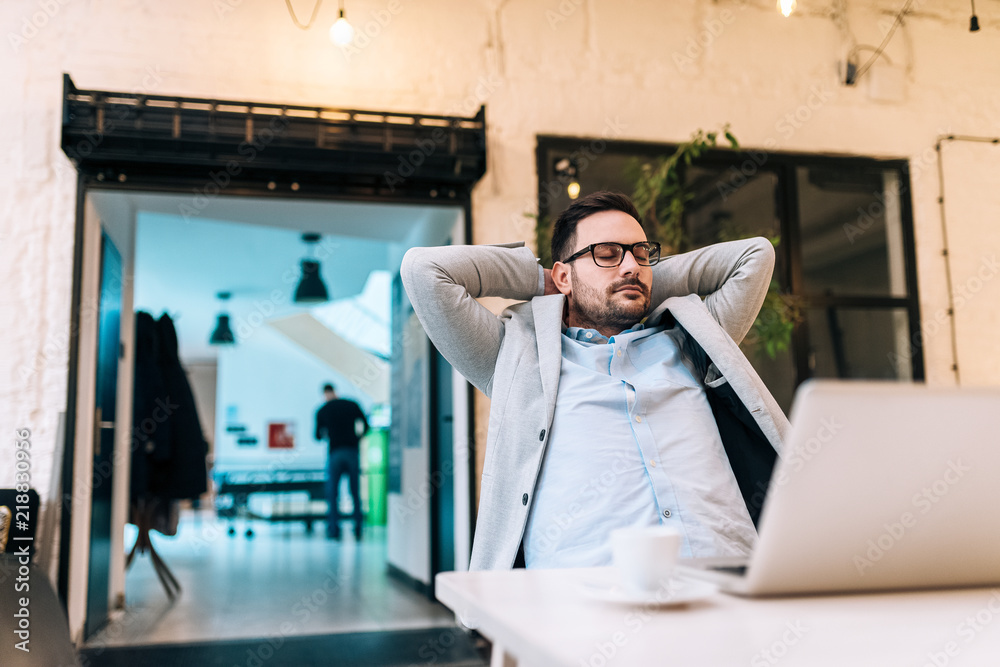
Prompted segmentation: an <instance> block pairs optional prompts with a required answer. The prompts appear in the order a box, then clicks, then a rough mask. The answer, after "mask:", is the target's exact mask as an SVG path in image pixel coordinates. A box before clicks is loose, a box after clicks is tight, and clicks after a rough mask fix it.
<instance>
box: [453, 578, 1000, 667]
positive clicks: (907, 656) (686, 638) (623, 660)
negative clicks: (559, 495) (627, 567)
mask: <svg viewBox="0 0 1000 667" xmlns="http://www.w3.org/2000/svg"><path fill="white" fill-rule="evenodd" d="M613 576H615V573H614V572H613V571H612V570H611V569H610V568H589V569H569V570H512V571H497V572H445V573H442V574H439V575H438V576H437V579H436V586H437V598H438V600H440V601H441V602H442V603H444V604H445V605H447V606H448V607H449V608H451V609H452V611H454V612H455V613H456V615H457V616H458V618H459V620H460V621H462V622H463V623H464V624H465V625H467V626H469V627H474V628H476V629H477V630H479V632H481V633H482V634H483V635H484V636H486V637H487V638H488V639H490V640H491V641H492V642H493V645H494V657H493V664H494V665H511V664H515V663H516V664H517V665H518V667H555V666H558V665H565V666H566V667H585V666H590V667H610V666H611V665H683V666H685V667H686V666H690V665H695V666H698V667H709V666H712V665H720V666H722V665H724V666H726V667H730V666H732V665H750V666H751V667H771V666H772V665H779V664H780V665H782V667H785V666H791V665H809V667H822V666H824V665H830V666H831V667H834V666H835V667H848V666H849V667H858V666H862V665H871V666H873V667H894V666H896V665H912V666H913V667H924V666H925V665H929V666H931V667H945V666H946V665H947V666H948V667H952V666H956V665H957V666H969V665H977V666H978V665H982V666H983V667H997V666H998V665H1000V589H997V588H971V589H960V590H947V591H922V592H920V591H918V592H906V593H881V594H865V595H825V596H809V597H786V598H769V599H757V600H751V599H744V598H739V597H734V596H730V595H726V594H724V593H715V594H714V595H712V596H710V597H709V598H707V599H705V600H702V601H700V602H695V603H692V604H690V605H687V606H683V607H675V608H669V607H668V608H662V609H660V608H650V607H642V606H640V607H629V606H622V605H616V604H612V603H608V602H601V601H595V600H592V599H590V598H588V597H587V596H586V595H585V594H584V593H583V591H582V590H581V587H580V582H581V581H584V580H586V581H594V580H600V579H605V580H607V579H608V578H609V577H613Z"/></svg>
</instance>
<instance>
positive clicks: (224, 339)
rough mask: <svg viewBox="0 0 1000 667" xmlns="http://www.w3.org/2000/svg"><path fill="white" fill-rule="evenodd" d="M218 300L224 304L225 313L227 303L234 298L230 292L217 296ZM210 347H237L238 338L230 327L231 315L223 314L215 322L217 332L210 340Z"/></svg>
mask: <svg viewBox="0 0 1000 667" xmlns="http://www.w3.org/2000/svg"><path fill="white" fill-rule="evenodd" d="M215 296H216V298H217V299H218V300H219V301H221V302H222V306H223V311H225V304H226V301H229V297H230V296H232V295H231V294H230V293H229V292H219V293H218V294H216V295H215ZM208 344H209V345H235V344H236V336H234V335H233V330H232V328H231V327H230V326H229V313H226V312H221V313H219V317H218V319H217V320H216V322H215V331H213V332H212V336H211V337H210V338H209V339H208Z"/></svg>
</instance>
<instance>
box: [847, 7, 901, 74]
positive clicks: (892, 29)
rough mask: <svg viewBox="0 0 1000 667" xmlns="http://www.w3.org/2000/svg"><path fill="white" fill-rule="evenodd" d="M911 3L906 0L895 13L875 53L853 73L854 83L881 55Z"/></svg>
mask: <svg viewBox="0 0 1000 667" xmlns="http://www.w3.org/2000/svg"><path fill="white" fill-rule="evenodd" d="M912 4H913V0H906V4H905V5H903V8H902V9H900V10H899V13H897V14H896V20H895V21H893V22H892V27H890V28H889V32H887V33H886V35H885V39H883V40H882V43H881V44H879V47H878V48H877V49H875V53H874V54H872V57H871V58H869V59H868V60H867V61H866V62H865V64H864V65H862V66H861V67H860V68H859V69H858V72H857V74H855V75H854V81H855V83H856V82H857V80H858V79H860V78H861V77H862V75H864V73H865V72H867V71H868V70H869V69H870V68H871V66H872V65H873V64H874V63H875V61H876V60H878V57H879V56H880V55H882V52H883V51H884V50H885V47H886V45H888V44H889V40H890V39H892V36H893V34H894V33H895V32H896V28H898V27H899V24H900V23H902V22H903V14H905V13H906V12H907V10H909V9H910V5H912Z"/></svg>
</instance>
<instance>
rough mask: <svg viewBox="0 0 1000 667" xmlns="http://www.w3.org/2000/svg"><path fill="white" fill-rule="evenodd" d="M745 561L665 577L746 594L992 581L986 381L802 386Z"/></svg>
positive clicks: (998, 520)
mask: <svg viewBox="0 0 1000 667" xmlns="http://www.w3.org/2000/svg"><path fill="white" fill-rule="evenodd" d="M791 423H792V429H791V433H790V435H789V437H788V438H787V440H786V443H785V448H784V452H783V454H782V457H781V458H780V459H779V461H778V464H777V465H776V467H775V470H774V473H773V476H772V478H771V484H770V487H769V489H768V494H767V499H766V501H765V504H764V508H763V512H762V514H761V518H760V524H759V526H758V528H759V536H760V537H759V540H758V543H757V546H756V548H755V549H754V552H753V554H752V555H751V556H750V558H749V560H747V559H745V558H744V559H739V560H734V559H685V560H681V561H680V564H679V565H678V572H679V573H681V574H685V575H689V576H694V577H697V578H700V579H707V580H710V581H713V582H716V583H718V584H719V585H720V587H721V588H722V589H723V590H725V591H728V592H731V593H736V594H740V595H748V596H764V595H785V594H804V593H822V592H851V591H875V590H893V589H915V588H940V587H953V586H978V585H991V584H992V585H995V584H1000V389H993V388H982V389H954V388H930V387H927V386H924V385H917V384H904V383H896V382H853V381H830V380H815V381H810V382H807V383H805V384H803V385H802V387H801V388H800V390H799V391H798V393H797V394H796V397H795V402H794V404H793V406H792V412H791Z"/></svg>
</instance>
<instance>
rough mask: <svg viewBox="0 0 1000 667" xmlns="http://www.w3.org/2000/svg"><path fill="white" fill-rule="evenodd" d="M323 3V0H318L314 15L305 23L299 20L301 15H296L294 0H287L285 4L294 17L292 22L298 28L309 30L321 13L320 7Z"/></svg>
mask: <svg viewBox="0 0 1000 667" xmlns="http://www.w3.org/2000/svg"><path fill="white" fill-rule="evenodd" d="M322 4H323V0H316V5H315V6H314V7H313V11H312V16H310V17H309V22H308V23H306V24H305V25H303V24H302V22H301V21H299V17H297V16H296V15H295V9H294V8H293V7H292V0H285V6H286V7H288V13H289V15H290V16H291V17H292V22H293V23H294V24H295V27H296V28H299V29H300V30H308V29H309V28H311V27H312V24H313V22H315V21H316V15H317V14H319V8H320V6H321V5H322Z"/></svg>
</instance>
